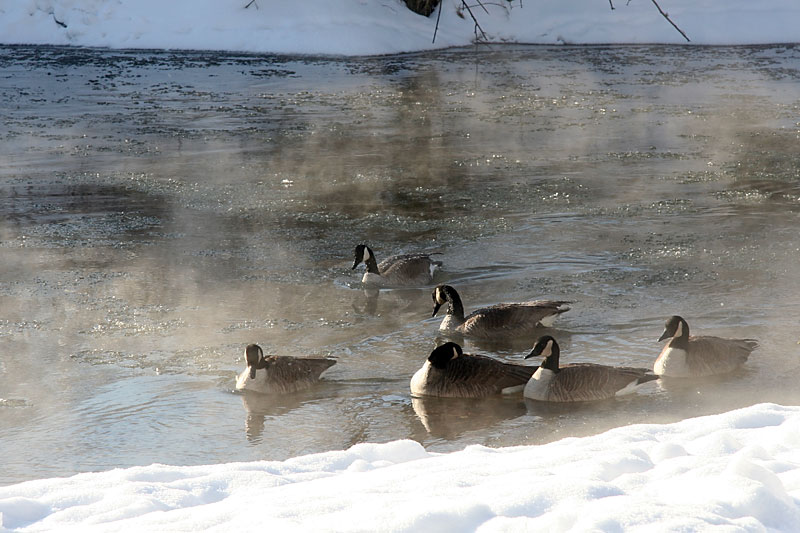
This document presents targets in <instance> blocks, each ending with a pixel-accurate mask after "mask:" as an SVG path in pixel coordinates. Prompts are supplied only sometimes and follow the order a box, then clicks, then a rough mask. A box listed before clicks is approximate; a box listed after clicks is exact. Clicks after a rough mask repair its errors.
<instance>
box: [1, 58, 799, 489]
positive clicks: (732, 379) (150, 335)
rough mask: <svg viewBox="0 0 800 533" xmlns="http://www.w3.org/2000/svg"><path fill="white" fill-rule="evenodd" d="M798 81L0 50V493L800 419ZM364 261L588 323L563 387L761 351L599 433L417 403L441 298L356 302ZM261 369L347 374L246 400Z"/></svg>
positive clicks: (780, 75) (755, 69)
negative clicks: (634, 429)
mask: <svg viewBox="0 0 800 533" xmlns="http://www.w3.org/2000/svg"><path fill="white" fill-rule="evenodd" d="M798 82H800V48H797V47H792V46H788V47H787V46H772V47H768V46H767V47H726V48H713V47H691V48H689V47H666V46H653V47H647V46H632V47H498V48H482V49H478V50H474V49H464V50H452V51H446V52H438V53H426V54H412V55H403V56H390V57H379V58H361V59H350V60H340V59H325V58H283V57H270V56H257V55H228V54H215V53H191V52H188V53H183V52H164V53H149V52H142V51H103V50H91V49H70V48H48V47H4V48H0V117H1V118H2V124H3V126H2V129H0V140H1V141H2V142H0V276H1V277H0V357H1V359H0V424H1V425H2V432H1V433H0V456H2V457H3V458H4V460H3V468H2V469H0V483H3V484H7V483H13V482H17V481H22V480H26V479H34V478H42V477H50V476H57V475H59V476H60V475H68V474H72V473H75V472H81V471H89V470H101V469H109V468H113V467H124V466H129V465H140V464H150V463H152V462H162V463H170V464H201V463H214V462H225V461H240V460H256V459H284V458H286V457H290V456H294V455H298V454H302V453H308V452H317V451H324V450H329V449H340V448H343V447H347V446H349V445H352V444H354V443H358V442H363V441H372V442H382V441H389V440H394V439H400V438H412V439H416V440H418V441H420V442H422V443H423V444H425V445H426V446H428V447H429V448H431V449H432V450H439V451H445V450H453V449H459V448H462V447H463V446H465V445H467V444H471V443H482V444H487V445H514V444H533V443H541V442H547V441H551V440H554V439H558V438H562V437H565V436H581V435H587V434H592V433H596V432H599V431H602V430H604V429H607V428H610V427H614V426H617V425H621V424H629V423H637V422H648V421H655V422H665V421H672V420H678V419H681V418H685V417H688V416H694V415H698V414H706V413H715V412H721V411H724V410H728V409H730V408H734V407H738V406H744V405H749V404H752V403H757V402H762V401H770V402H780V403H785V404H797V403H798V402H800V391H799V390H798V387H797V382H796V375H797V371H798V368H799V367H800V344H798V343H799V342H800V333H798V328H797V319H798V316H800V304H798V292H800V290H799V289H798V284H797V280H798V270H800V269H799V268H798V258H799V257H800V236H799V235H798V227H800V122H798V121H800V83H798ZM359 242H367V243H369V244H371V246H372V247H373V249H374V250H375V252H376V254H377V255H378V258H379V259H380V258H381V257H385V256H387V255H389V254H391V253H398V252H405V251H422V250H425V251H437V252H441V253H442V256H441V259H442V260H443V261H444V262H445V270H444V272H443V273H442V276H441V278H440V280H441V281H447V282H448V283H451V284H452V285H454V286H456V287H457V288H458V289H459V290H460V292H461V294H462V296H463V298H464V301H465V306H466V307H467V308H468V310H469V309H472V308H474V307H476V306H479V305H485V304H491V303H495V302H499V301H515V300H517V301H518V300H525V299H531V298H538V297H548V298H558V299H567V300H572V301H573V302H574V303H573V304H572V310H571V311H569V312H568V313H567V314H565V315H563V316H562V319H561V320H560V322H559V324H558V330H557V331H556V332H555V334H556V336H557V337H558V338H559V340H560V341H561V344H562V350H563V356H562V357H563V358H564V359H569V360H571V361H579V360H580V361H598V362H603V363H608V364H625V365H638V366H650V365H651V364H652V361H653V360H654V358H655V356H656V355H657V354H658V352H659V350H660V344H659V343H658V342H656V339H657V338H658V336H659V335H660V333H661V331H662V327H663V322H664V320H665V319H666V317H667V316H669V315H671V314H674V313H680V314H682V315H684V316H685V317H686V318H687V319H688V320H689V323H690V325H692V326H693V327H694V330H695V331H699V330H703V331H705V332H708V333H713V334H719V335H725V336H735V337H756V338H758V339H759V340H760V341H761V348H760V349H759V350H758V351H757V352H755V353H754V355H753V356H752V357H751V359H750V361H749V362H748V364H747V366H746V368H745V369H744V370H742V371H740V372H738V373H736V374H734V375H731V376H726V377H724V378H718V379H713V380H705V381H702V382H690V383H677V384H675V383H672V384H662V385H656V384H654V385H652V386H648V387H646V388H644V389H642V391H641V392H640V393H639V394H637V395H634V396H629V397H626V398H624V399H618V400H613V401H608V402H601V403H598V404H592V405H578V406H557V407H549V406H542V405H537V404H534V403H526V402H523V401H522V400H521V399H520V398H511V399H508V398H502V399H491V400H480V401H478V400H473V401H460V400H447V401H445V400H424V401H423V400H418V399H413V400H412V398H411V397H410V395H409V391H408V381H409V378H410V376H411V374H412V373H413V372H414V371H415V370H416V369H417V368H418V367H419V366H420V365H421V363H422V361H423V360H424V359H425V357H426V356H427V354H428V353H429V352H430V350H431V348H432V347H433V345H434V338H435V336H436V328H437V326H438V320H439V319H435V318H434V319H432V318H430V313H431V300H430V289H420V290H402V291H400V290H396V291H382V292H380V293H368V292H365V291H363V290H362V289H361V287H360V286H359V282H358V280H359V277H360V271H359V272H358V273H356V272H353V271H351V270H350V266H351V264H352V250H353V247H354V246H355V244H357V243H359ZM250 342H258V343H260V344H261V345H262V346H263V347H264V349H265V351H266V352H272V353H278V354H285V355H331V356H334V357H337V358H338V360H339V363H338V364H337V365H336V366H334V367H333V368H331V369H330V370H329V371H328V372H327V373H326V374H325V376H326V378H325V380H324V381H323V383H321V384H320V386H319V387H318V388H316V389H314V390H311V391H308V392H306V393H303V394H298V395H291V396H289V397H285V398H264V397H258V396H257V395H255V396H254V395H242V394H238V393H235V392H234V391H233V385H234V378H235V375H236V373H237V372H239V371H240V370H241V369H242V368H243V366H244V359H243V349H244V346H245V344H247V343H250ZM527 348H528V347H526V346H506V347H497V346H482V345H479V344H478V345H475V344H472V343H467V349H468V351H479V352H481V353H489V354H494V355H496V356H498V357H502V358H505V359H508V360H520V359H521V357H522V356H523V355H524V353H527Z"/></svg>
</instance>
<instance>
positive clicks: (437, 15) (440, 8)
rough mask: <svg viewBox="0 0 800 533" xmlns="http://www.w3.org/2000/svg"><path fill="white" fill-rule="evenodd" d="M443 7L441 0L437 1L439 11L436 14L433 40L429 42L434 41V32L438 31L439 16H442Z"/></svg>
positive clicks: (434, 33)
mask: <svg viewBox="0 0 800 533" xmlns="http://www.w3.org/2000/svg"><path fill="white" fill-rule="evenodd" d="M443 7H444V3H443V2H439V13H437V14H436V27H435V28H434V29H433V40H432V41H431V44H433V43H435V42H436V32H437V31H439V18H441V16H442V8H443Z"/></svg>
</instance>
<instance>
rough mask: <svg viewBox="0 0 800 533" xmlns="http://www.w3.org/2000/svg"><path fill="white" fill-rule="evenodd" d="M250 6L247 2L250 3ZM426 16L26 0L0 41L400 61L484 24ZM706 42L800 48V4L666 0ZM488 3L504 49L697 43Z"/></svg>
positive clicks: (538, 6) (643, 20) (642, 14)
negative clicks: (399, 56) (395, 57)
mask: <svg viewBox="0 0 800 533" xmlns="http://www.w3.org/2000/svg"><path fill="white" fill-rule="evenodd" d="M248 4H249V7H246V6H248ZM442 5H443V11H442V15H441V17H440V25H439V31H438V33H437V36H436V42H435V43H432V37H433V31H434V26H435V23H436V17H435V14H434V15H432V16H431V17H428V18H426V17H422V16H420V15H417V14H415V13H412V12H411V11H409V10H408V9H407V8H406V7H405V5H404V3H403V2H402V1H401V0H380V1H364V0H309V1H304V2H268V1H266V0H256V2H254V3H252V4H250V3H249V1H248V0H227V1H225V2H218V1H212V0H175V1H172V2H157V1H155V0H140V1H137V2H132V1H128V0H119V1H117V2H105V1H101V0H17V1H15V2H5V3H2V4H0V43H3V44H54V45H75V46H99V47H111V48H157V49H162V48H174V49H197V50H233V51H248V52H263V53H279V54H337V55H373V54H391V53H398V52H410V51H419V50H428V49H433V48H443V47H450V46H464V45H468V44H470V43H472V42H473V40H474V38H475V25H474V23H473V21H472V19H471V17H470V16H469V14H468V13H464V12H463V11H462V12H460V14H461V15H462V16H459V10H460V5H461V2H460V1H456V0H444V2H443V4H442ZM659 5H660V6H661V8H662V9H663V10H664V11H665V12H666V13H667V14H668V15H669V17H670V18H671V19H672V20H673V21H674V22H675V23H676V24H677V25H678V26H679V27H680V28H681V29H682V30H683V31H684V32H686V34H687V35H688V36H689V38H690V39H691V42H692V43H695V44H756V43H778V42H783V43H786V42H798V41H800V3H798V2H796V1H795V0H765V1H763V2H745V1H742V0H734V1H729V2H719V1H715V0H700V1H695V0H662V1H661V2H659ZM614 6H615V9H613V10H612V9H611V7H610V5H609V3H608V2H607V1H601V0H580V1H578V2H562V1H559V0H544V1H539V2H520V1H519V0H516V1H514V2H488V3H485V7H486V11H484V10H482V9H476V10H474V14H475V16H476V18H477V19H478V21H479V23H480V25H481V28H482V29H483V30H484V31H485V32H486V35H487V38H488V40H490V41H493V42H513V43H530V44H559V43H573V44H592V43H685V42H686V41H685V39H684V38H683V37H682V36H681V35H680V34H679V33H678V32H677V31H676V30H675V29H674V28H673V27H672V26H671V25H670V24H669V23H668V22H667V20H665V18H664V17H663V16H662V15H661V14H660V13H659V12H658V10H657V9H656V8H655V6H654V5H653V3H652V2H649V1H635V2H629V3H626V2H614Z"/></svg>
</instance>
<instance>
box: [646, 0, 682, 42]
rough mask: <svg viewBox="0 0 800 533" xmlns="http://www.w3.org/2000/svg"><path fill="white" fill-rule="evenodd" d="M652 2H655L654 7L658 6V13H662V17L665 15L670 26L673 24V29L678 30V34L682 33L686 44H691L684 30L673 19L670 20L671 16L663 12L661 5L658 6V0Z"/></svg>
mask: <svg viewBox="0 0 800 533" xmlns="http://www.w3.org/2000/svg"><path fill="white" fill-rule="evenodd" d="M650 1H651V2H653V5H654V6H656V9H658V12H659V13H661V15H663V16H664V18H665V19H667V22H669V23H670V24H672V27H673V28H675V29H676V30H678V33H680V34H681V35H683V38H684V39H686V42H687V43H690V42H692V41H691V40H689V38H688V37H687V36H686V34H685V33H683V30H682V29H680V28H679V27H678V25H677V24H675V23H674V22H672V19H671V18H669V14H668V13H664V10H663V9H661V6H660V5H658V2H656V0H650Z"/></svg>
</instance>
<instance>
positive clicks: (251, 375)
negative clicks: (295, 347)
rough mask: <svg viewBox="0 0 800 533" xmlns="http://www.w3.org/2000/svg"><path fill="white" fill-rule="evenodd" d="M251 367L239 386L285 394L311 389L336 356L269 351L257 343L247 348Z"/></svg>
mask: <svg viewBox="0 0 800 533" xmlns="http://www.w3.org/2000/svg"><path fill="white" fill-rule="evenodd" d="M245 358H246V360H247V368H246V369H245V370H244V371H243V372H242V373H241V374H239V377H238V379H237V380H236V389H237V390H249V391H255V392H261V393H272V394H285V393H291V392H297V391H300V390H304V389H308V388H309V387H311V386H312V385H314V384H315V383H317V382H318V381H319V378H320V374H322V373H323V372H324V371H325V370H327V369H328V368H330V367H331V366H333V365H335V364H336V360H335V359H327V358H312V357H289V356H277V355H269V356H266V357H265V356H264V352H263V351H262V350H261V347H260V346H258V345H257V344H250V345H249V346H247V348H246V349H245Z"/></svg>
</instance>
